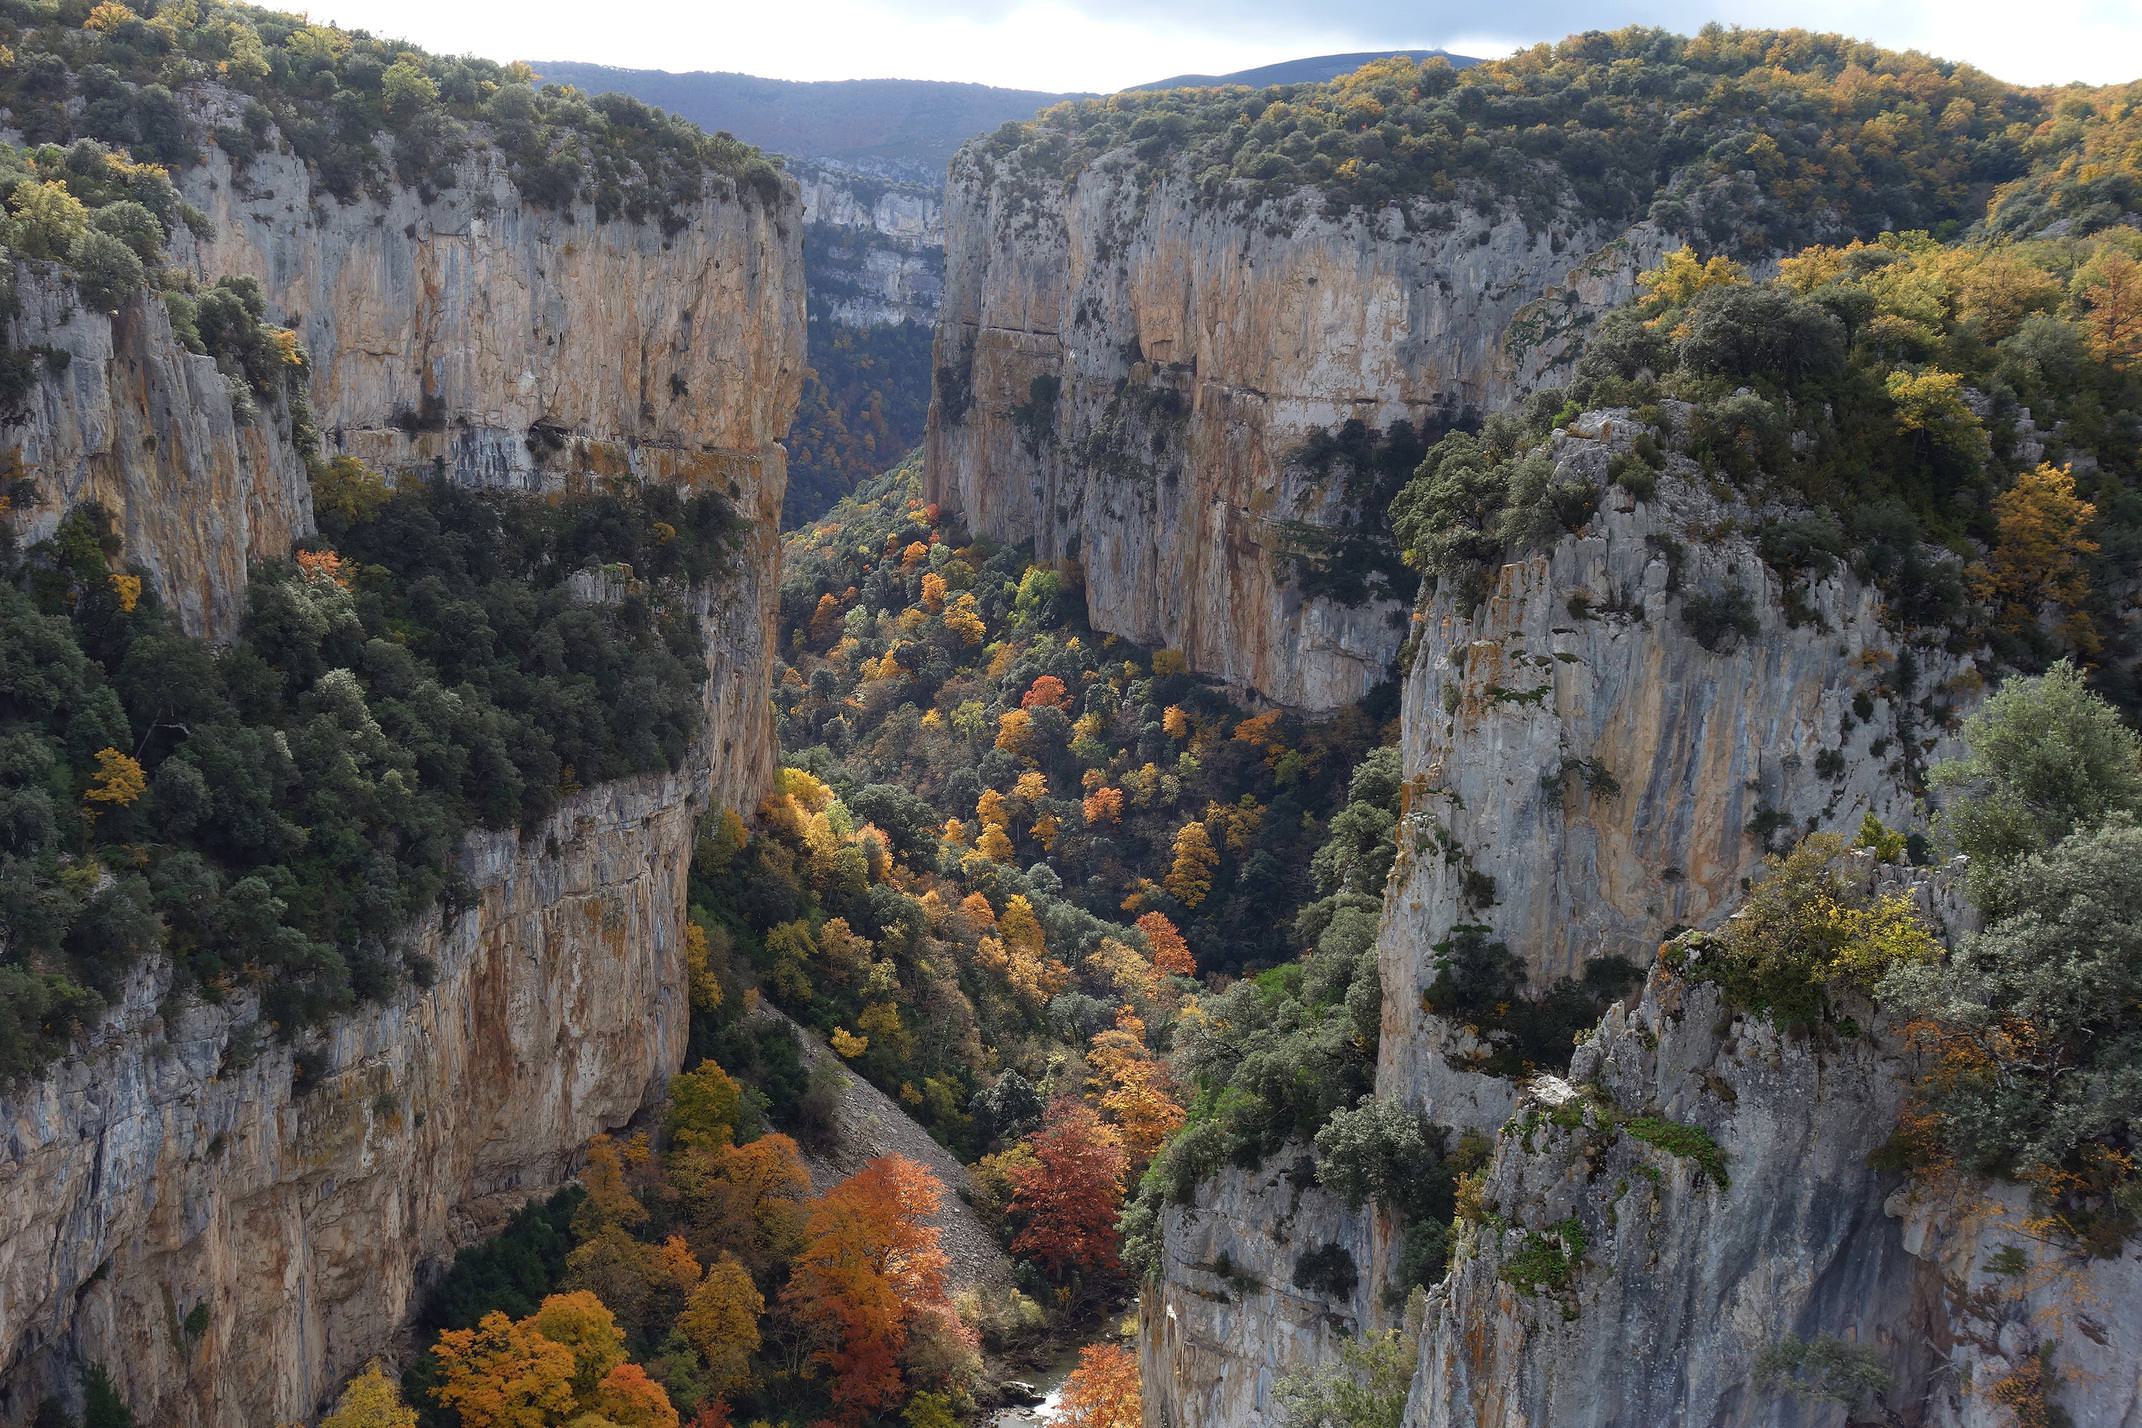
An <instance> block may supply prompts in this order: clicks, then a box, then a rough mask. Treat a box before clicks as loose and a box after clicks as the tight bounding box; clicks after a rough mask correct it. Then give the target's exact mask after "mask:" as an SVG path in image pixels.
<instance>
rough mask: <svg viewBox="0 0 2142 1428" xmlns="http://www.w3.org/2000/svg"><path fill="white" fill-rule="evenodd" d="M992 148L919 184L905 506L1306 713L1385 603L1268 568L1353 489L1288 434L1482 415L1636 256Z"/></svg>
mask: <svg viewBox="0 0 2142 1428" xmlns="http://www.w3.org/2000/svg"><path fill="white" fill-rule="evenodd" d="M994 162H995V161H993V160H991V159H990V158H989V157H988V156H987V155H986V154H984V153H983V151H982V150H981V149H979V148H976V147H970V148H968V149H966V150H963V151H962V152H961V154H960V156H959V157H958V158H957V159H956V160H955V161H954V164H953V169H952V175H951V181H950V187H949V190H948V193H947V198H946V219H945V226H946V272H945V300H944V310H943V314H942V316H941V318H940V320H939V326H938V335H937V351H936V359H935V360H936V366H937V380H936V383H935V387H934V390H933V393H932V397H931V406H930V422H929V434H928V436H927V438H926V441H927V445H926V454H927V466H926V473H927V482H928V486H929V493H930V498H931V499H932V500H935V501H938V502H940V503H942V504H943V505H945V506H946V507H947V508H949V509H952V510H955V511H958V512H959V513H961V514H962V515H963V516H964V517H965V519H966V521H967V524H968V525H969V527H970V528H971V529H973V530H975V531H976V532H978V533H980V534H983V535H987V536H990V537H992V538H995V539H1001V540H1010V541H1020V540H1027V539H1032V540H1033V541H1034V543H1035V549H1036V552H1037V554H1038V555H1039V556H1041V557H1042V558H1044V559H1055V558H1075V559H1077V560H1078V561H1080V562H1081V563H1082V564H1083V566H1084V569H1085V578H1086V602H1087V610H1088V615H1089V617H1090V618H1091V620H1092V621H1093V623H1094V625H1095V626H1096V627H1097V628H1100V629H1103V630H1109V631H1112V632H1114V633H1117V634H1121V635H1124V636H1127V637H1129V638H1131V639H1135V640H1137V641H1139V642H1141V643H1144V644H1150V645H1164V646H1169V647H1173V648H1178V649H1181V650H1182V651H1183V652H1184V653H1185V654H1186V655H1187V656H1188V657H1189V660H1190V662H1191V664H1192V666H1193V667H1195V668H1197V669H1199V670H1202V671H1205V672H1208V673H1212V674H1215V675H1218V676H1220V677H1221V678H1223V679H1226V680H1228V681H1229V682H1232V683H1235V684H1238V685H1241V686H1243V687H1246V688H1248V689H1251V690H1254V691H1256V692H1257V693H1259V694H1261V695H1263V696H1264V697H1266V698H1268V699H1271V700H1274V701H1276V702H1279V703H1282V704H1287V705H1291V706H1294V707H1298V708H1302V709H1305V710H1311V711H1326V710H1332V709H1337V708H1339V707H1342V706H1344V705H1346V704H1348V703H1350V702H1352V701H1354V700H1356V699H1358V698H1360V697H1361V696H1362V695H1363V694H1365V693H1366V692H1367V691H1368V690H1369V689H1370V688H1371V687H1372V686H1374V685H1375V684H1376V683H1377V682H1379V681H1380V680H1381V679H1382V678H1383V677H1384V676H1385V674H1386V673H1387V672H1388V671H1389V667H1390V664H1391V661H1392V658H1393V656H1394V655H1395V653H1396V651H1397V649H1398V647H1399V643H1400V641H1401V639H1402V638H1403V636H1404V634H1405V620H1404V616H1405V611H1404V609H1403V608H1402V607H1401V606H1400V605H1399V604H1397V603H1396V602H1394V601H1393V600H1391V599H1388V598H1370V599H1368V600H1366V601H1365V602H1364V603H1362V604H1360V605H1345V604H1340V603H1338V602H1336V601H1334V600H1331V599H1328V598H1324V597H1322V596H1305V595H1304V594H1303V592H1302V591H1301V590H1300V589H1299V588H1298V587H1296V586H1293V585H1291V584H1290V583H1289V580H1288V578H1287V573H1286V569H1285V566H1286V565H1287V561H1286V558H1285V551H1286V549H1287V548H1288V546H1289V543H1290V542H1293V541H1298V539H1299V536H1300V533H1299V531H1298V530H1296V529H1295V523H1307V524H1308V525H1310V526H1316V527H1323V528H1332V527H1343V526H1345V525H1347V524H1349V523H1350V522H1351V521H1355V520H1358V519H1360V518H1361V512H1360V509H1359V507H1360V504H1361V501H1362V499H1363V497H1364V496H1365V494H1366V493H1349V492H1347V491H1345V490H1341V489H1336V488H1337V487H1338V486H1339V485H1341V484H1342V483H1341V482H1339V481H1337V480H1335V479H1330V478H1327V477H1320V476H1319V475H1318V474H1317V473H1315V472H1313V471H1311V470H1309V469H1306V468H1305V467H1304V465H1303V463H1302V461H1301V460H1300V453H1301V449H1302V446H1303V444H1304V442H1305V441H1306V440H1308V438H1309V437H1310V436H1311V435H1312V434H1315V433H1319V432H1328V431H1332V430H1335V429H1337V428H1338V427H1340V426H1341V425H1342V424H1344V423H1345V422H1347V421H1349V420H1353V419H1358V420H1360V421H1361V422H1363V423H1365V424H1366V425H1368V426H1370V427H1372V428H1376V429H1378V430H1384V429H1388V428H1389V427H1390V426H1391V425H1392V424H1393V423H1395V422H1398V421H1401V420H1404V421H1409V422H1412V423H1413V424H1414V425H1415V426H1416V427H1424V426H1428V425H1430V424H1433V423H1435V422H1436V421H1438V420H1439V419H1444V420H1447V419H1448V418H1450V417H1451V416H1453V415H1455V414H1457V413H1458V412H1460V411H1463V410H1467V409H1486V408H1487V407H1488V406H1489V405H1490V404H1491V403H1493V402H1495V401H1498V400H1500V399H1502V398H1503V397H1505V396H1507V394H1509V393H1510V392H1512V391H1515V390H1519V389H1520V388H1522V387H1523V386H1525V385H1527V384H1529V383H1530V382H1531V381H1532V380H1534V379H1535V378H1536V377H1537V376H1538V374H1539V372H1540V371H1541V370H1542V369H1543V368H1544V367H1545V366H1546V365H1548V364H1551V362H1552V361H1553V360H1554V359H1555V358H1557V357H1558V356H1559V355H1560V354H1561V353H1562V351H1563V348H1564V345H1565V343H1566V341H1567V337H1568V334H1569V332H1570V331H1571V330H1572V329H1573V326H1574V324H1575V322H1576V320H1577V315H1578V314H1580V313H1583V312H1587V311H1591V310H1595V309H1596V307H1598V306H1600V305H1604V304H1606V303H1610V302H1613V301H1616V300H1619V299H1620V298H1623V297H1625V296H1627V295H1628V294H1629V293H1630V292H1631V291H1633V288H1634V283H1635V275H1636V273H1637V272H1638V271H1639V270H1640V269H1641V268H1642V267H1643V266H1645V264H1646V263H1647V262H1649V261H1652V260H1655V259H1656V257H1657V256H1658V252H1659V250H1660V249H1661V248H1662V247H1663V243H1662V240H1661V239H1660V238H1659V237H1658V235H1656V234H1654V233H1652V232H1651V231H1650V230H1649V229H1648V228H1645V229H1638V230H1634V231H1632V232H1631V233H1630V234H1627V235H1624V236H1623V237H1620V238H1614V236H1613V235H1612V234H1611V233H1610V232H1608V231H1606V230H1604V229H1599V228H1597V227H1596V226H1592V227H1586V226H1581V225H1562V226H1558V227H1556V228H1554V229H1551V230H1542V231H1539V232H1531V231H1528V230H1527V229H1526V227H1525V225H1524V224H1523V223H1522V222H1521V221H1519V220H1518V219H1516V218H1515V217H1501V218H1496V219H1482V218H1479V217H1477V216H1475V215H1473V214H1471V213H1470V212H1467V213H1463V214H1460V215H1457V216H1455V217H1453V218H1451V219H1449V220H1447V224H1446V226H1429V225H1427V224H1425V223H1421V224H1418V225H1417V226H1411V227H1409V225H1408V223H1407V221H1406V219H1405V217H1404V216H1403V215H1401V214H1400V213H1399V211H1398V210H1396V209H1391V210H1386V211H1384V212H1382V213H1379V214H1374V215H1355V216H1352V217H1347V218H1339V219H1334V218H1328V217H1325V216H1323V214H1322V213H1321V211H1320V210H1318V209H1316V208H1315V207H1313V206H1299V205H1294V204H1282V203H1271V204H1267V205H1264V206H1262V207H1259V206H1254V205H1249V206H1230V205H1225V204H1219V203H1213V202H1209V201H1206V200H1203V199H1201V198H1200V197H1199V196H1198V195H1197V193H1196V192H1195V190H1194V187H1193V186H1192V185H1190V184H1189V183H1187V182H1184V181H1182V180H1180V179H1163V180H1161V181H1159V182H1158V183H1157V184H1153V185H1152V186H1150V187H1148V186H1147V185H1148V180H1147V179H1145V178H1143V177H1140V176H1138V175H1136V174H1133V173H1127V172H1125V171H1124V170H1123V169H1122V168H1121V167H1120V166H1119V165H1113V164H1111V163H1109V162H1108V161H1105V160H1104V161H1103V162H1101V163H1098V164H1096V165H1094V166H1092V167H1090V168H1088V169H1087V170H1086V171H1085V172H1083V173H1082V174H1080V175H1079V176H1078V177H1077V179H1075V180H1074V181H1071V182H1069V183H1066V182H1063V181H1061V180H1057V179H1054V178H1041V177H1036V176H1033V175H1029V174H1023V173H1021V172H1019V171H1017V169H1015V168H1013V167H1011V166H1009V165H1007V166H1005V167H1002V168H997V167H992V165H993V163H994ZM1370 515H1371V517H1372V518H1374V519H1378V520H1380V519H1381V512H1372V513H1370ZM1290 532H1292V533H1291V534H1290Z"/></svg>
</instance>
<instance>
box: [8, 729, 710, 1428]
mask: <svg viewBox="0 0 2142 1428" xmlns="http://www.w3.org/2000/svg"><path fill="white" fill-rule="evenodd" d="M706 776H707V769H706V768H705V766H704V765H701V766H698V767H693V768H687V769H685V770H682V771H680V772H679V773H677V774H674V775H670V776H667V777H662V778H649V779H644V780H638V781H634V782H631V783H627V784H613V785H608V786H605V787H602V788H598V789H594V790H590V791H589V792H587V793H585V794H581V795H578V796H576V797H574V798H572V799H569V800H568V801H567V802H566V803H565V804H564V805H562V806H561V807H560V808H559V810H558V811H557V813H556V814H554V815H553V816H552V817H551V818H550V820H549V821H548V822H547V823H546V825H545V826H544V827H542V828H539V829H536V830H533V831H532V832H531V834H530V835H529V836H528V837H526V838H525V839H523V838H518V837H516V836H515V835H512V834H492V835H485V836H482V837H478V838H473V839H471V840H470V842H469V843H468V845H467V846H466V847H465V848H464V850H463V852H462V855H461V864H462V870H463V872H464V873H465V874H466V875H467V876H468V878H469V879H470V881H471V882H472V883H473V884H474V886H475V888H476V890H477V896H476V899H475V902H474V904H473V905H472V906H470V907H469V908H467V909H466V910H464V911H461V912H459V913H457V914H454V915H452V916H450V917H447V918H445V919H443V920H442V922H440V923H439V924H436V925H432V926H427V927H424V928H421V929H418V930H417V932H416V942H415V950H416V951H417V952H418V953H419V954H420V955H422V956H425V957H428V958H430V959H431V961H432V963H433V964H434V965H435V967H436V969H437V978H436V980H435V981H434V982H433V983H432V984H431V985H430V986H429V987H426V988H422V989H415V988H412V989H408V990H405V991H403V992H401V993H399V994H397V995H396V996H394V997H393V998H392V999H390V1000H389V1001H388V1002H386V1003H384V1004H382V1005H380V1006H377V1007H374V1008H371V1009H368V1010H366V1011H363V1012H361V1013H358V1014H356V1015H353V1016H351V1017H349V1018H347V1019H345V1020H343V1021H342V1022H340V1023H338V1024H336V1025H334V1026H332V1027H330V1028H328V1029H327V1030H326V1031H325V1032H324V1033H323V1034H321V1035H319V1036H317V1037H315V1038H310V1039H307V1040H305V1041H302V1042H300V1043H298V1044H297V1045H294V1046H291V1045H283V1044H281V1043H278V1042H276V1041H275V1040H274V1039H273V1038H272V1035H271V1034H270V1033H268V1032H266V1030H265V1029H264V1028H263V1027H261V1026H259V1025H258V1024H257V1023H256V1021H255V1010H254V1007H253V1006H252V1004H251V998H250V997H249V996H244V995H241V996H237V997H234V998H233V999H231V1000H230V1001H229V1002H228V1003H226V1004H224V1005H220V1006H214V1005H209V1006H204V1005H198V1004H195V1003H193V1002H191V1001H190V1000H188V999H185V998H174V997H171V996H170V995H169V991H170V989H169V987H168V978H167V977H166V976H163V975H153V974H152V975H144V976H142V977H139V978H138V979H137V980H136V981H135V983H134V984H133V986H132V987H131V988H130V989H129V992H128V995H127V998H126V1000H125V1004H124V1006H123V1007H122V1008H121V1009H120V1010H119V1011H118V1012H117V1014H116V1015H115V1016H113V1017H112V1018H111V1020H110V1021H109V1022H108V1023H107V1024H106V1025H105V1026H104V1027H103V1028H101V1029H100V1030H99V1031H98V1032H97V1033H96V1035H95V1036H94V1038H93V1039H92V1041H91V1042H90V1044H89V1045H88V1046H86V1047H85V1048H84V1049H83V1050H82V1052H81V1053H80V1054H79V1055H77V1056H76V1057H74V1058H72V1059H70V1060H68V1061H67V1062H65V1063H64V1064H62V1065H61V1066H59V1067H57V1068H55V1069H54V1070H53V1071H52V1072H51V1073H50V1074H48V1075H47V1076H46V1077H44V1078H43V1079H42V1080H41V1081H39V1082H37V1083H35V1084H33V1085H31V1086H29V1087H27V1088H24V1089H22V1090H19V1091H15V1092H10V1093H8V1094H6V1095H5V1096H0V1134H4V1137H5V1139H4V1140H0V1145H4V1146H5V1148H6V1151H7V1154H6V1156H5V1157H4V1158H0V1364H5V1365H7V1366H8V1367H7V1369H6V1371H5V1372H4V1373H0V1384H4V1385H5V1389H4V1390H0V1417H5V1418H7V1419H8V1420H9V1421H14V1419H15V1417H16V1416H17V1415H21V1414H25V1413H26V1412H27V1410H28V1407H29V1404H30V1403H31V1402H32V1401H34V1399H35V1397H36V1395H37V1394H38V1393H40V1392H42V1391H44V1389H45V1388H47V1387H48V1386H51V1385H53V1384H55V1383H57V1382H58V1381H60V1380H61V1379H62V1377H63V1375H65V1374H67V1371H66V1370H65V1369H64V1368H63V1365H65V1364H66V1363H67V1362H68V1361H69V1360H76V1361H80V1360H88V1361H97V1362H102V1363H103V1364H105V1365H106V1366H107V1367H108V1368H109V1370H110V1371H111V1373H112V1375H113V1377H114V1380H115V1382H116V1383H117V1384H118V1386H119V1388H120V1391H121V1392H122V1394H123V1395H124V1396H125V1397H126V1399H127V1401H128V1402H129V1403H130V1404H131V1405H132V1407H133V1410H134V1413H135V1416H136V1418H137V1420H138V1421H141V1422H144V1423H158V1424H198V1425H230V1428H251V1425H256V1424H261V1423H274V1422H283V1421H288V1420H291V1419H297V1418H303V1417H306V1416H308V1415H310V1414H311V1413H313V1412H314V1411H315V1410H316V1409H317V1408H318V1406H319V1405H320V1403H321V1401H322V1399H323V1398H325V1397H327V1396H329V1395H331V1393H332V1392H333V1390H334V1389H335V1388H336V1386H337V1385H338V1383H339V1381H340V1379H341V1377H342V1376H343V1375H345V1374H347V1373H349V1372H350V1371H351V1370H352V1369H354V1368H355V1367H356V1366H358V1365H359V1364H361V1363H362V1362H363V1360H364V1359H365V1357H366V1356H367V1355H369V1354H372V1353H376V1352H378V1351H379V1350H380V1349H381V1348H382V1347H384V1346H385V1344H386V1342H387V1340H388V1338H389V1336H390V1335H391V1334H392V1333H393V1332H394V1331H395V1329H396V1328H397V1327H398V1326H399V1324H400V1322H401V1320H402V1317H403V1316H404V1314H406V1312H407V1311H408V1309H409V1307H410V1304H411V1301H412V1297H413V1295H414V1293H415V1291H416V1289H417V1287H418V1284H419V1280H420V1277H421V1276H422V1275H423V1274H424V1273H425V1272H426V1271H428V1270H431V1269H434V1268H436V1267H437V1261H438V1260H439V1259H440V1258H441V1257H442V1256H444V1255H446V1254H448V1253H449V1252H450V1251H451V1249H452V1248H453V1246H454V1245H455V1244H457V1243H459V1242H461V1241H462V1240H465V1239H466V1238H468V1237H469V1236H470V1234H471V1233H472V1232H475V1231H477V1230H480V1229H481V1228H484V1227H486V1226H488V1225H491V1224H493V1223H495V1221H496V1220H497V1219H498V1218H499V1217H500V1216H501V1215H502V1214H503V1212H504V1211H506V1210H508V1209H510V1208H512V1207H513V1206H514V1205H516V1204H518V1203H519V1202H520V1201H521V1200H523V1199H525V1198H527V1197H528V1196H530V1195H534V1194H540V1193H544V1192H547V1191H549V1190H550V1189H552V1188H554V1187H555V1186H556V1185H557V1184H558V1183H559V1182H560V1181H561V1180H562V1179H563V1178H564V1177H565V1176H566V1175H567V1174H569V1173H570V1171H571V1169H572V1164H573V1157H574V1155H575V1154H576V1152H577V1150H578V1149H579V1147H580V1146H582V1145H583V1144H584V1143H585V1142H586V1141H587V1140H588V1139H589V1138H590V1137H591V1136H593V1135H594V1134H595V1133H596V1132H598V1131H601V1130H604V1129H607V1128H609V1127H612V1126H614V1125H617V1124H618V1123H620V1122H621V1121H623V1120H625V1119H626V1118H627V1117H629V1116H630V1115H632V1114H633V1112H635V1111H636V1110H637V1109H639V1107H640V1106H641V1104H642V1103H643V1102H644V1100H645V1099H646V1098H647V1096H648V1095H649V1093H650V1092H652V1091H653V1090H655V1089H657V1088H658V1087H659V1086H660V1085H661V1083H662V1082H663V1081H665V1080H666V1079H667V1078H668V1076H669V1074H670V1073H671V1072H672V1071H673V1070H674V1069H675V1068H676V1065H677V1063H678V1061H679V1060H680V1059H681V1058H682V1056H683V1053H684V1036H685V1024H686V1020H687V1016H688V1011H689V1008H688V1005H687V998H686V994H685V988H684V979H685V973H684V957H683V905H684V887H683V884H684V877H685V872H686V869H687V868H688V866H689V862H690V856H691V846H692V839H693V835H694V827H695V819H696V816H697V814H698V812H699V810H700V809H701V807H702V806H703V799H704V792H703V790H704V787H705V781H706Z"/></svg>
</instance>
